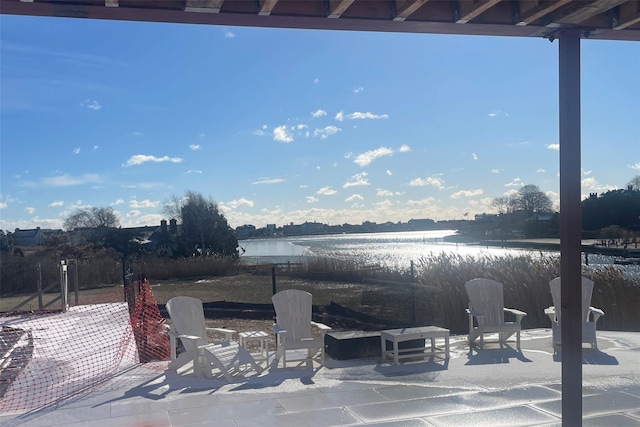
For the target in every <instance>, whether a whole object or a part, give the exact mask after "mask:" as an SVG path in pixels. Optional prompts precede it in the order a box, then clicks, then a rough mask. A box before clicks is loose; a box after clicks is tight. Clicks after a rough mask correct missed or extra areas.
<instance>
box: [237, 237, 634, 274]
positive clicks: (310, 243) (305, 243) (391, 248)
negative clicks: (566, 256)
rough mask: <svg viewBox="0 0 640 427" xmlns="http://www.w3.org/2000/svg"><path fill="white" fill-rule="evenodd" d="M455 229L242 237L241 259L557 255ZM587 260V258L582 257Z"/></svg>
mask: <svg viewBox="0 0 640 427" xmlns="http://www.w3.org/2000/svg"><path fill="white" fill-rule="evenodd" d="M454 234H455V230H433V231H406V232H398V233H362V234H335V235H322V236H295V237H282V238H271V239H251V240H240V241H239V242H238V243H239V244H240V246H241V247H242V248H243V249H244V250H245V252H244V253H242V249H241V250H240V252H241V253H242V255H241V259H242V261H243V262H246V263H255V264H258V263H260V264H262V263H282V262H292V263H293V262H305V260H306V259H308V258H309V257H329V258H337V259H351V260H355V261H356V262H358V263H360V264H361V265H365V266H376V265H377V266H385V267H391V268H398V269H409V268H410V266H411V261H414V262H417V261H418V260H419V259H420V258H421V257H422V256H423V255H430V254H439V253H442V252H445V253H456V254H459V255H462V256H472V257H480V256H485V255H488V256H505V255H516V254H518V253H520V254H533V255H535V256H538V255H540V254H541V253H544V254H558V253H557V252H555V253H554V252H541V251H531V250H525V249H503V248H496V247H486V246H477V245H465V244H456V243H449V242H445V241H444V237H446V236H450V235H454ZM613 260H614V258H613V257H609V256H599V255H589V265H590V266H591V268H594V269H597V268H599V267H602V266H603V265H611V264H613ZM583 262H584V258H583ZM616 267H617V268H620V269H621V270H622V271H624V272H625V274H630V275H631V276H634V277H638V276H640V266H616Z"/></svg>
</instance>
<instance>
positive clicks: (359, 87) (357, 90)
mask: <svg viewBox="0 0 640 427" xmlns="http://www.w3.org/2000/svg"><path fill="white" fill-rule="evenodd" d="M363 90H364V88H363V87H362V86H358V87H357V88H355V89H353V93H360V92H362V91H363Z"/></svg>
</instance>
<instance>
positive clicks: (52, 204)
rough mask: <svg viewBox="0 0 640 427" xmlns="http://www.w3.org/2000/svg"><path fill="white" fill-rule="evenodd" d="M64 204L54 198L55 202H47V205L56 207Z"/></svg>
mask: <svg viewBox="0 0 640 427" xmlns="http://www.w3.org/2000/svg"><path fill="white" fill-rule="evenodd" d="M62 205H64V202H63V201H62V200H56V201H55V202H51V203H49V207H51V208H57V207H60V206H62Z"/></svg>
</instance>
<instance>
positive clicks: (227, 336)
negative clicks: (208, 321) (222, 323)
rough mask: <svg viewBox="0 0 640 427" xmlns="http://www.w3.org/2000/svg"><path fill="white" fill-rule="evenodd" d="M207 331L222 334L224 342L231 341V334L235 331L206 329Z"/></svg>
mask: <svg viewBox="0 0 640 427" xmlns="http://www.w3.org/2000/svg"><path fill="white" fill-rule="evenodd" d="M206 329H207V331H213V332H220V333H221V334H224V340H225V341H233V334H235V333H236V332H237V331H236V330H235V329H225V328H206Z"/></svg>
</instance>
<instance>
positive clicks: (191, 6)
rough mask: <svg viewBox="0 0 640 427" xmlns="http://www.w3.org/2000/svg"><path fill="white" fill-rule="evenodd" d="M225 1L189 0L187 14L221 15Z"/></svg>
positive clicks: (186, 7)
mask: <svg viewBox="0 0 640 427" xmlns="http://www.w3.org/2000/svg"><path fill="white" fill-rule="evenodd" d="M222 3H224V0H187V2H186V4H185V6H184V11H185V12H200V13H220V9H221V8H222Z"/></svg>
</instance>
